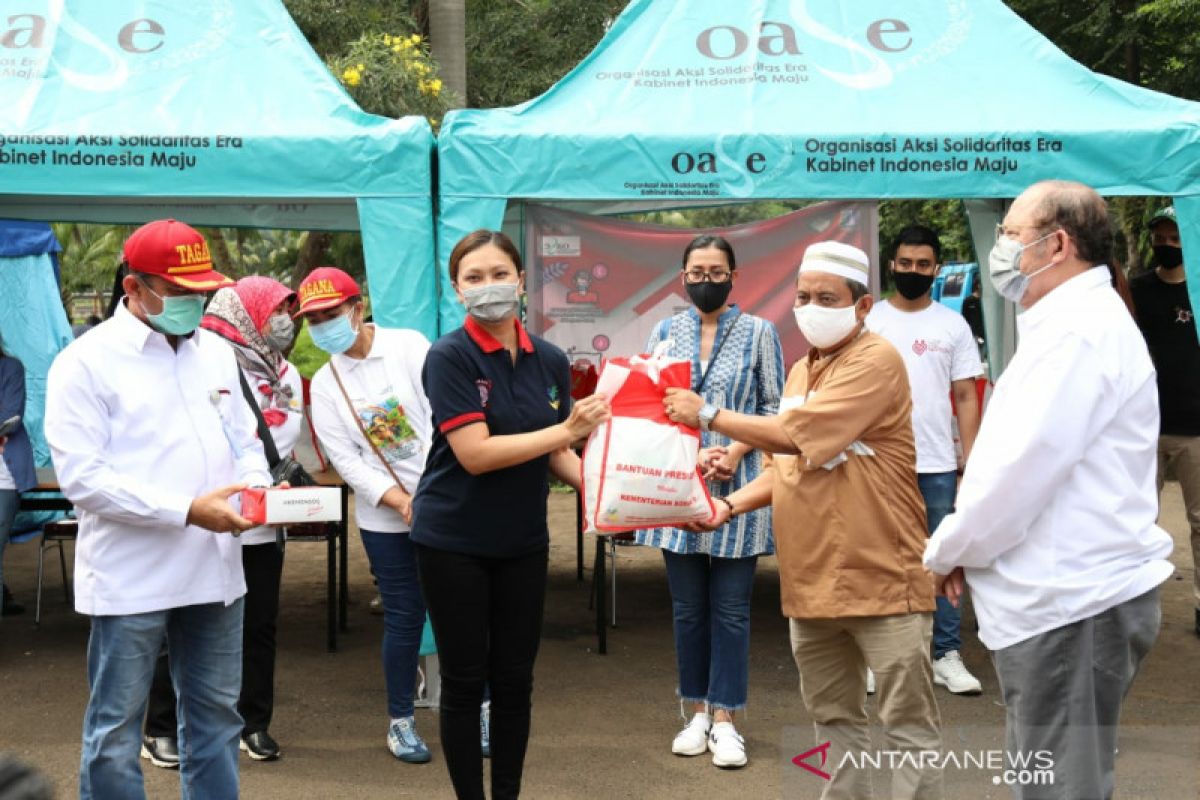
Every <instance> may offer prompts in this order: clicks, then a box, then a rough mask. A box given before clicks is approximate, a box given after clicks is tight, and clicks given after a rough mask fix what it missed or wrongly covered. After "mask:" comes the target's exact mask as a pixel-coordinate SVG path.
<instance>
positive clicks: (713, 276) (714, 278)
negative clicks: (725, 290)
mask: <svg viewBox="0 0 1200 800" xmlns="http://www.w3.org/2000/svg"><path fill="white" fill-rule="evenodd" d="M732 274H733V273H732V272H731V271H730V270H727V269H714V270H712V271H711V272H705V271H704V270H702V269H689V270H685V271H684V273H683V279H684V280H685V281H687V282H688V283H704V282H705V281H708V282H709V283H725V282H726V281H727V280H729V276H730V275H732Z"/></svg>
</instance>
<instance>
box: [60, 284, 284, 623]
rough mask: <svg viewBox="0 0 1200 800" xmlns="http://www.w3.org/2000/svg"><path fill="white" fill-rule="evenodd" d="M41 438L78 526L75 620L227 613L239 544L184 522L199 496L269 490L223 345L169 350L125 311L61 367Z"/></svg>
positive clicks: (211, 341)
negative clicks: (185, 610) (189, 610)
mask: <svg viewBox="0 0 1200 800" xmlns="http://www.w3.org/2000/svg"><path fill="white" fill-rule="evenodd" d="M45 429H46V440H47V441H48V442H49V444H50V450H51V454H52V456H53V458H54V469H55V472H56V474H57V476H58V482H59V485H60V486H61V487H62V491H63V494H64V495H66V497H67V499H69V500H70V501H71V502H72V503H74V504H75V508H76V512H77V514H78V517H79V539H78V542H77V544H76V548H75V609H76V610H77V611H79V612H80V613H82V614H89V615H96V616H102V615H117V614H139V613H145V612H149V611H160V610H163V609H167V608H178V607H180V606H186V605H195V604H200V603H216V602H220V603H224V604H226V605H229V604H230V603H233V602H234V601H235V600H237V599H238V598H239V597H241V596H242V595H243V594H245V592H246V583H245V580H244V579H243V577H242V560H241V546H242V545H241V541H240V540H239V539H237V538H234V537H233V536H231V535H230V534H228V533H213V532H211V531H206V530H204V529H202V528H198V527H196V526H194V525H188V524H187V514H188V509H189V508H190V506H191V502H192V500H193V499H194V498H196V497H197V496H199V495H201V494H204V493H206V492H210V491H213V490H214V489H219V488H221V487H222V486H227V485H230V484H234V483H242V482H244V483H249V484H252V485H269V484H270V482H271V476H270V473H269V472H268V471H267V462H266V459H265V458H264V456H263V451H262V444H261V443H260V442H259V441H258V438H257V434H256V431H255V421H254V415H253V413H252V412H251V411H250V408H249V406H248V405H247V404H246V401H245V399H244V398H243V397H242V392H241V387H240V384H239V383H238V366H237V362H236V360H235V359H234V355H233V351H232V350H230V349H229V345H228V344H227V343H226V342H225V341H223V340H222V339H220V338H218V337H217V336H215V335H214V334H211V333H209V332H208V331H203V330H200V331H197V332H196V333H194V334H193V335H192V336H190V337H188V338H186V339H180V340H179V349H178V350H177V351H176V350H172V349H171V346H170V345H169V344H168V343H167V340H166V337H165V336H163V335H162V334H161V333H158V332H157V331H155V330H153V329H152V328H150V327H149V326H148V325H146V324H145V323H143V322H141V321H140V320H139V319H138V318H137V317H135V316H133V314H131V313H130V312H129V311H128V309H126V308H125V306H124V305H121V306H119V307H118V308H117V313H116V314H115V315H114V317H113V318H112V319H110V320H108V321H106V322H104V323H101V324H100V325H98V326H96V327H95V328H94V329H93V330H92V331H91V332H89V334H88V335H87V336H83V337H80V338H79V339H76V340H75V341H74V342H72V343H71V344H70V345H68V347H67V348H66V349H65V350H63V351H62V353H60V354H59V355H58V358H57V359H55V361H54V364H53V365H52V366H51V368H50V375H49V381H48V384H47V391H46V420H45ZM235 451H236V452H235ZM231 499H232V501H233V503H234V507H235V508H237V507H238V506H237V501H238V498H237V496H236V495H235V496H234V497H233V498H231Z"/></svg>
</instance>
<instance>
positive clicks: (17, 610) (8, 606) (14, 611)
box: [0, 586, 25, 617]
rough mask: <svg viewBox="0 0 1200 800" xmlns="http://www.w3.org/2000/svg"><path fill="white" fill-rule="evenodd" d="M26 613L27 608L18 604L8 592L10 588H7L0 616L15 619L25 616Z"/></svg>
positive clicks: (0, 608)
mask: <svg viewBox="0 0 1200 800" xmlns="http://www.w3.org/2000/svg"><path fill="white" fill-rule="evenodd" d="M24 613H25V606H23V605H21V604H20V603H18V602H17V601H16V599H15V598H14V597H13V596H12V592H10V591H9V590H8V587H7V586H5V587H4V601H3V606H0V616H5V617H15V616H17V615H18V614H24Z"/></svg>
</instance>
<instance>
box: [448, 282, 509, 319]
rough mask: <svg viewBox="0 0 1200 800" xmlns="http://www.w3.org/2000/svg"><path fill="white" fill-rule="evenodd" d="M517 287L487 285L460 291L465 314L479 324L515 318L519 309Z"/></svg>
mask: <svg viewBox="0 0 1200 800" xmlns="http://www.w3.org/2000/svg"><path fill="white" fill-rule="evenodd" d="M518 289H519V286H518V285H517V284H515V283H489V284H487V285H486V286H472V287H470V288H469V289H463V290H462V296H463V305H465V306H466V307H467V313H468V314H470V315H471V316H472V317H475V319H477V320H479V321H480V322H500V321H501V320H503V319H505V318H506V317H515V316H516V315H517V310H518V309H520V307H521V295H520V293H519V292H518Z"/></svg>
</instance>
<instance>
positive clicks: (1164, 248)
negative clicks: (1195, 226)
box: [1154, 244, 1183, 269]
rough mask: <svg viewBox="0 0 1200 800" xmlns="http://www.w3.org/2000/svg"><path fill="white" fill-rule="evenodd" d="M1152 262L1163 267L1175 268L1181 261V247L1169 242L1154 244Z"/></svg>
mask: <svg viewBox="0 0 1200 800" xmlns="http://www.w3.org/2000/svg"><path fill="white" fill-rule="evenodd" d="M1154 263H1156V264H1158V265H1159V266H1160V267H1162V268H1163V269H1175V267H1178V266H1179V265H1180V264H1182V263H1183V248H1182V247H1175V246H1173V245H1169V244H1156V245H1154Z"/></svg>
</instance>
